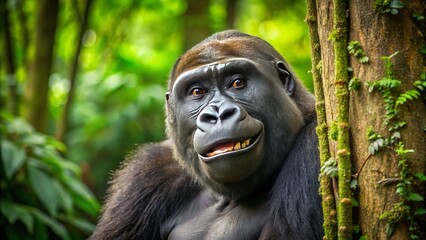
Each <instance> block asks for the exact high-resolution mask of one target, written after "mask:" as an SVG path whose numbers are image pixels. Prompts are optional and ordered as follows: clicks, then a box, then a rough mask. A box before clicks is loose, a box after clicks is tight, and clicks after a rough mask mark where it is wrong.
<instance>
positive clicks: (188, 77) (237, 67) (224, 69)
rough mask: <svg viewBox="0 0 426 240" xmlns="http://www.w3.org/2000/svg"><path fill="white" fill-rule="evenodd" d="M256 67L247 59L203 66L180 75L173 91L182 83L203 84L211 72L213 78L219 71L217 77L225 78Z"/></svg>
mask: <svg viewBox="0 0 426 240" xmlns="http://www.w3.org/2000/svg"><path fill="white" fill-rule="evenodd" d="M255 65H257V64H256V63H255V62H253V61H252V60H250V59H247V58H231V59H227V60H226V61H218V62H213V63H209V64H206V65H201V66H198V67H196V68H193V69H190V70H188V71H185V72H183V73H182V74H180V75H179V76H178V77H177V78H176V81H175V82H174V84H173V88H172V91H173V89H175V86H177V85H180V84H182V82H187V81H188V82H191V81H194V80H195V81H200V82H201V80H202V79H203V78H205V76H206V74H207V73H209V72H210V74H211V75H212V76H213V75H216V73H214V72H215V71H217V72H218V75H217V76H218V77H223V76H227V75H229V74H232V73H238V72H240V71H242V70H244V71H247V69H255V68H249V66H255Z"/></svg>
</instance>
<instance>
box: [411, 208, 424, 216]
mask: <svg viewBox="0 0 426 240" xmlns="http://www.w3.org/2000/svg"><path fill="white" fill-rule="evenodd" d="M423 214H426V209H424V208H418V209H417V210H416V211H415V212H414V215H423Z"/></svg>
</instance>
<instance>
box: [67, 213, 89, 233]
mask: <svg viewBox="0 0 426 240" xmlns="http://www.w3.org/2000/svg"><path fill="white" fill-rule="evenodd" d="M60 217H61V220H62V221H64V222H67V223H69V224H70V225H72V226H74V227H76V228H77V229H79V230H81V231H82V232H84V233H86V234H91V233H92V232H93V230H94V228H95V226H94V225H93V224H92V223H91V222H89V221H87V220H84V219H81V218H75V217H70V216H65V215H61V216H60Z"/></svg>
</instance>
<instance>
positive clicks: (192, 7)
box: [184, 0, 212, 51]
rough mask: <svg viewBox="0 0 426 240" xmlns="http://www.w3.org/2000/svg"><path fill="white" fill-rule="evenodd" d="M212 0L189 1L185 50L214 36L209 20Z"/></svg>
mask: <svg viewBox="0 0 426 240" xmlns="http://www.w3.org/2000/svg"><path fill="white" fill-rule="evenodd" d="M209 7H210V0H188V1H187V7H186V12H185V17H184V34H185V36H184V48H185V49H184V50H185V51H186V50H188V49H190V48H191V47H193V46H194V45H195V44H197V43H199V42H200V41H201V40H203V39H205V38H206V37H208V36H210V34H212V29H211V27H210V19H209V15H210V14H209Z"/></svg>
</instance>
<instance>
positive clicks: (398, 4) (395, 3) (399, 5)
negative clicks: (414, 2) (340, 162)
mask: <svg viewBox="0 0 426 240" xmlns="http://www.w3.org/2000/svg"><path fill="white" fill-rule="evenodd" d="M389 7H391V8H397V9H401V8H403V7H405V5H404V3H403V2H401V1H400V0H392V1H391V2H390V4H389Z"/></svg>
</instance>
